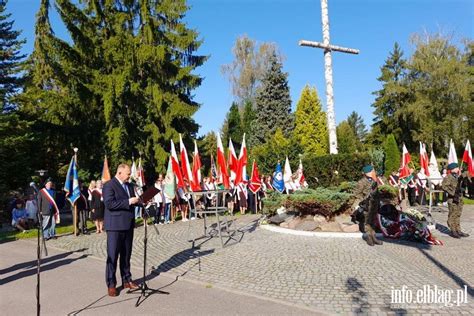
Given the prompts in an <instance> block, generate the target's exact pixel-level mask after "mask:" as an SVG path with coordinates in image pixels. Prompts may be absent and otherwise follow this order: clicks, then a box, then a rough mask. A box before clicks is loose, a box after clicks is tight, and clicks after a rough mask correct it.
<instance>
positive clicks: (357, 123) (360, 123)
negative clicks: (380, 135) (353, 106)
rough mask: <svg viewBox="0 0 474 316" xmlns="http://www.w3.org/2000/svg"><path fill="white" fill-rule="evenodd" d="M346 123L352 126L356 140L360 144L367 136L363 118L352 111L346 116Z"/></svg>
mask: <svg viewBox="0 0 474 316" xmlns="http://www.w3.org/2000/svg"><path fill="white" fill-rule="evenodd" d="M347 123H349V125H350V126H351V128H352V131H353V132H354V135H356V137H357V139H358V141H359V142H360V143H361V144H362V143H364V141H365V138H366V136H367V127H366V126H365V123H364V119H363V118H362V116H360V115H359V114H358V113H357V112H356V111H352V112H351V114H349V116H348V117H347Z"/></svg>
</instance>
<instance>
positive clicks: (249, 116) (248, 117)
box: [242, 101, 255, 137]
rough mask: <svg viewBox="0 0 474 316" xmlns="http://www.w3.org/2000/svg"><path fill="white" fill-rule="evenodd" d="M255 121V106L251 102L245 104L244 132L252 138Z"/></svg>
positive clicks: (243, 116)
mask: <svg viewBox="0 0 474 316" xmlns="http://www.w3.org/2000/svg"><path fill="white" fill-rule="evenodd" d="M254 121H255V110H254V108H253V104H252V102H250V101H247V102H245V105H244V111H243V113H242V130H243V132H244V133H245V134H246V135H247V137H251V132H252V124H253V123H254Z"/></svg>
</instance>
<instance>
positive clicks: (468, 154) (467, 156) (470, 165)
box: [462, 140, 474, 177]
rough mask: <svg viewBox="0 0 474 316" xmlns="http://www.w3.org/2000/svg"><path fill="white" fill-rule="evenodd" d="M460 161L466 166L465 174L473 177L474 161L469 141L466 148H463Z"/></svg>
mask: <svg viewBox="0 0 474 316" xmlns="http://www.w3.org/2000/svg"><path fill="white" fill-rule="evenodd" d="M462 161H463V163H465V164H466V165H467V172H469V174H470V175H471V176H473V177H474V161H473V160H472V151H471V143H470V142H469V140H468V141H467V143H466V148H464V155H463V156H462Z"/></svg>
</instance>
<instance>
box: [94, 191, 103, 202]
mask: <svg viewBox="0 0 474 316" xmlns="http://www.w3.org/2000/svg"><path fill="white" fill-rule="evenodd" d="M94 192H97V193H98V194H99V195H100V200H101V201H103V200H104V198H103V197H102V190H99V189H94V190H92V193H91V196H92V194H94Z"/></svg>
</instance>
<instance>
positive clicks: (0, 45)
mask: <svg viewBox="0 0 474 316" xmlns="http://www.w3.org/2000/svg"><path fill="white" fill-rule="evenodd" d="M7 3H8V1H6V0H2V1H0V39H1V40H0V103H1V107H0V112H1V113H4V112H9V111H12V110H14V109H15V106H14V105H13V104H12V102H11V98H12V97H13V96H14V95H15V94H16V93H17V92H18V89H19V88H20V86H21V84H22V81H23V77H22V75H21V71H22V65H23V60H24V58H25V55H24V54H21V53H20V49H21V46H22V45H23V44H24V43H25V42H26V41H25V40H20V39H18V37H19V36H20V34H21V31H15V30H13V23H14V21H9V19H10V17H11V14H7V13H5V11H6V6H7Z"/></svg>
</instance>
